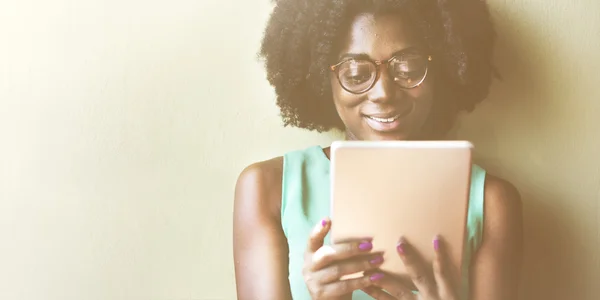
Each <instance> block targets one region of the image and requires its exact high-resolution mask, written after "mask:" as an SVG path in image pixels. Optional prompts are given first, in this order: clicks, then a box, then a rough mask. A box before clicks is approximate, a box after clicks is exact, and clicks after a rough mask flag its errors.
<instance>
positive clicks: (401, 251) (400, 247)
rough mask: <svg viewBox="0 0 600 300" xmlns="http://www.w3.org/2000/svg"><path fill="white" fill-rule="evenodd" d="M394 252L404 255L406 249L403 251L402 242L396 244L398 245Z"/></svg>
mask: <svg viewBox="0 0 600 300" xmlns="http://www.w3.org/2000/svg"><path fill="white" fill-rule="evenodd" d="M396 250H398V252H400V253H402V254H404V253H405V250H406V249H404V242H403V241H399V242H398V245H397V246H396Z"/></svg>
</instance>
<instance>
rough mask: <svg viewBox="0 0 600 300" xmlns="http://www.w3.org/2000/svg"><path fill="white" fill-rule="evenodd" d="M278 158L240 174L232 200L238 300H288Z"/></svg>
mask: <svg viewBox="0 0 600 300" xmlns="http://www.w3.org/2000/svg"><path fill="white" fill-rule="evenodd" d="M281 172H282V160H281V159H280V158H276V159H273V160H270V161H266V162H261V163H257V164H254V165H251V166H249V167H247V168H246V169H244V171H242V173H241V174H240V176H239V178H238V181H237V184H236V188H235V200H234V221H233V237H234V241H233V247H234V249H233V253H234V262H235V278H236V284H237V297H238V299H239V300H246V299H247V300H254V299H277V300H280V299H281V300H285V299H292V297H291V293H290V286H289V282H288V247H287V242H286V238H285V235H284V233H283V230H282V228H281V216H280V205H281V204H280V203H281Z"/></svg>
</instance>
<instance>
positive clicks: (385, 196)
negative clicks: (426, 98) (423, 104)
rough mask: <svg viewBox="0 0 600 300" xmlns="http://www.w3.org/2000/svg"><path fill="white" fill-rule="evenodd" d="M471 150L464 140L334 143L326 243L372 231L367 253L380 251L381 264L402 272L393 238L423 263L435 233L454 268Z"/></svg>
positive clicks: (461, 243) (466, 197)
mask: <svg viewBox="0 0 600 300" xmlns="http://www.w3.org/2000/svg"><path fill="white" fill-rule="evenodd" d="M472 148H473V146H472V144H471V143H469V142H467V141H373V142H372V141H337V142H334V143H333V144H332V145H331V173H330V179H331V220H332V227H331V236H330V238H331V241H332V242H333V243H336V242H342V241H345V240H349V239H356V238H362V237H372V238H373V251H384V260H385V262H384V263H383V265H382V266H381V269H382V270H384V271H387V272H390V273H392V274H395V275H398V276H401V277H404V276H406V275H407V274H406V270H405V268H404V265H403V264H402V261H401V260H400V258H399V256H398V253H397V252H396V245H397V242H398V239H399V237H400V236H404V237H405V238H406V239H407V241H408V242H409V243H410V244H411V245H412V246H413V247H415V248H416V250H417V251H418V252H419V253H420V254H421V255H422V257H423V259H424V260H425V262H427V263H431V262H432V259H433V256H434V249H433V238H434V237H435V236H436V235H438V234H439V235H441V236H442V239H443V241H444V244H443V245H444V250H445V251H446V253H447V255H448V258H449V260H450V263H451V264H452V265H453V266H452V267H453V269H454V270H455V271H456V272H458V273H461V266H462V255H463V247H464V241H465V238H466V222H467V210H468V202H469V194H470V193H469V191H470V182H471V164H472ZM360 275H361V274H353V275H352V276H346V277H345V278H354V277H356V276H360ZM456 275H457V276H460V275H461V274H456Z"/></svg>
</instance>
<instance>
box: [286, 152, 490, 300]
mask: <svg viewBox="0 0 600 300" xmlns="http://www.w3.org/2000/svg"><path fill="white" fill-rule="evenodd" d="M329 164H330V161H329V158H327V156H326V155H325V153H324V152H323V149H322V148H321V147H320V146H313V147H309V148H306V149H302V150H297V151H292V152H288V153H286V154H285V155H284V159H283V180H282V192H281V194H282V199H281V200H282V204H281V223H282V224H281V225H282V227H283V231H284V233H285V236H286V237H287V242H288V247H289V266H288V268H289V276H288V278H289V283H290V288H291V291H292V297H293V299H294V300H310V295H309V293H308V289H307V287H306V285H305V283H304V280H303V278H302V264H303V260H304V251H305V249H306V243H307V239H308V236H309V233H310V232H311V230H312V229H313V227H314V226H315V225H316V224H317V223H318V222H320V221H321V219H322V218H323V217H325V216H329V209H330V208H329V167H330V165H329ZM471 174H472V175H471V190H470V200H469V209H468V217H467V234H468V236H467V239H466V241H465V243H466V244H465V253H464V260H463V261H464V265H463V269H464V270H467V272H464V275H463V278H462V286H461V290H462V295H461V299H463V300H467V299H469V298H468V297H469V295H468V291H469V274H468V269H469V268H468V266H469V265H470V262H471V257H472V256H473V255H474V253H475V252H476V251H477V249H478V248H479V245H480V244H481V241H482V233H483V201H484V197H483V195H484V184H485V174H486V173H485V170H483V169H482V168H480V167H479V166H477V165H473V169H472V172H471ZM325 242H326V243H329V236H327V237H326V239H325ZM352 299H353V300H363V299H372V298H371V297H370V296H369V295H367V294H365V293H364V292H362V291H355V292H354V293H353V294H352Z"/></svg>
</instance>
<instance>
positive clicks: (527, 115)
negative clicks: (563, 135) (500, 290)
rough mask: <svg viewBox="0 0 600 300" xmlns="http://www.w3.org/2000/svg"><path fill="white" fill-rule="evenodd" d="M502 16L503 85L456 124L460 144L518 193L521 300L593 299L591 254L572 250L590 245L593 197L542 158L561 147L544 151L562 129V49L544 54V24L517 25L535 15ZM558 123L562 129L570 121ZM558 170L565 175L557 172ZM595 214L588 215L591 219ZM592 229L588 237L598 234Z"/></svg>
mask: <svg viewBox="0 0 600 300" xmlns="http://www.w3.org/2000/svg"><path fill="white" fill-rule="evenodd" d="M496 6H498V5H497V4H496ZM504 8H505V7H495V9H496V10H495V11H493V12H494V13H493V15H494V20H495V24H496V29H497V32H498V42H497V47H496V50H495V53H496V54H495V64H496V66H497V67H498V70H499V72H500V74H501V76H502V81H496V82H495V83H494V86H493V88H492V93H491V95H490V97H489V99H487V100H486V101H485V102H484V103H482V104H481V105H480V106H479V107H478V108H477V110H476V111H475V112H474V113H472V115H468V116H464V118H462V119H461V120H459V123H458V125H457V127H459V129H458V130H457V133H456V134H455V137H458V138H461V139H468V140H471V141H473V142H474V144H475V146H476V149H477V150H476V151H477V153H476V155H475V156H476V161H477V163H478V164H480V165H481V166H483V167H484V168H486V169H487V170H488V172H489V173H492V174H494V175H497V176H500V177H503V178H506V179H508V180H509V181H511V182H512V183H514V184H515V185H516V186H517V188H518V189H519V190H520V192H521V195H522V198H523V209H524V222H525V224H524V226H525V228H524V229H525V249H524V259H523V272H522V285H521V292H520V295H521V298H520V299H527V300H538V299H539V300H542V299H543V300H554V299H556V300H559V299H593V296H592V294H593V293H594V289H595V288H594V283H593V278H585V274H593V271H592V270H591V269H590V268H593V266H592V264H590V260H591V257H589V256H587V255H588V254H589V255H592V252H591V251H593V249H592V248H593V247H592V246H585V247H583V248H580V249H583V250H582V251H583V252H581V253H579V254H580V255H577V254H578V250H577V249H578V248H574V247H577V246H579V245H586V244H588V245H589V243H588V242H589V241H586V240H585V239H584V237H583V234H582V232H581V230H582V228H585V227H584V226H583V225H582V224H584V223H585V222H583V221H581V219H578V218H580V217H582V216H581V213H580V211H582V210H583V209H582V208H583V207H584V206H583V205H584V204H583V203H584V201H589V199H590V198H588V197H591V196H592V195H589V194H585V193H583V192H582V193H579V192H578V191H574V190H573V184H572V183H573V180H572V178H570V177H573V175H574V172H576V170H574V168H573V167H572V166H571V167H570V168H569V166H568V163H569V160H568V159H567V160H565V161H560V159H559V157H555V158H557V159H556V160H554V161H553V160H552V157H547V156H548V155H545V154H547V153H552V154H553V155H554V156H557V154H559V153H561V151H559V150H556V151H546V152H545V151H543V149H545V147H552V146H553V145H554V144H553V143H557V144H558V143H560V142H561V141H560V137H558V139H557V141H553V142H552V144H548V145H544V143H547V141H548V140H549V139H550V138H549V136H550V135H552V134H553V132H552V131H553V130H554V129H555V127H556V126H557V125H556V124H555V122H554V121H555V120H554V118H556V117H557V111H560V110H561V109H562V108H561V106H559V105H560V104H557V103H558V101H556V100H555V101H553V102H552V103H549V102H547V101H546V100H547V99H553V98H552V97H556V95H554V94H553V93H554V92H556V84H557V81H558V80H559V78H557V75H556V74H557V71H558V70H561V69H566V70H568V67H566V66H562V64H566V63H567V62H566V61H564V53H561V51H560V50H561V49H563V48H564V47H559V46H557V47H550V48H548V49H547V51H551V52H545V53H544V52H543V51H544V48H543V47H541V46H540V43H541V44H546V43H551V42H549V41H548V40H545V37H547V36H548V35H547V34H544V32H542V31H543V28H542V25H543V24H537V23H532V22H530V23H527V24H525V22H519V21H520V20H523V21H524V20H525V18H523V16H524V15H527V14H532V13H536V12H528V13H520V16H519V18H516V17H514V15H513V13H514V12H510V11H508V9H507V10H506V11H504V10H503V9H504ZM538 25H539V27H538ZM560 42H561V41H556V43H560ZM548 87H554V88H552V89H549V88H548ZM560 117H561V118H562V121H563V122H564V118H565V115H562V116H560ZM540 149H541V150H540ZM565 149H566V148H565ZM562 151H563V152H562V154H568V153H566V151H567V150H562ZM571 161H573V160H571ZM524 162H525V163H524ZM561 168H567V171H559V170H561ZM593 197H597V195H593ZM573 201H582V202H581V203H582V205H570V204H569V203H573ZM578 214H579V215H578ZM596 214H597V212H590V217H589V218H588V219H590V220H591V219H593V216H594V215H596ZM594 225H595V224H592V227H590V228H588V230H593V229H595V227H593V226H594ZM594 238H596V237H594ZM586 256H587V257H586ZM586 272H587V273H586Z"/></svg>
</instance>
